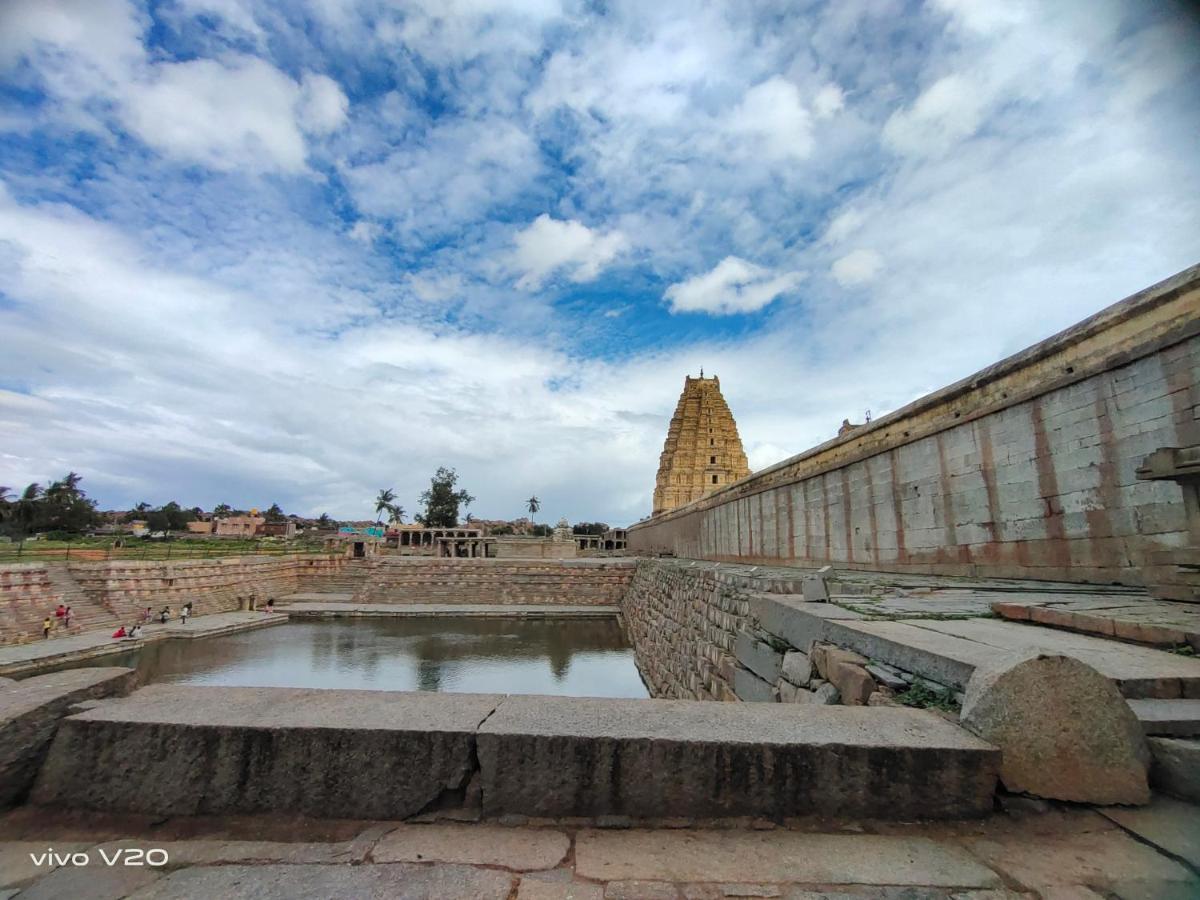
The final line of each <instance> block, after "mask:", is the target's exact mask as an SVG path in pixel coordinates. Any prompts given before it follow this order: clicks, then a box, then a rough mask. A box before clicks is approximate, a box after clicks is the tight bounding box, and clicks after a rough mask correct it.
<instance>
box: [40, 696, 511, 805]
mask: <svg viewBox="0 0 1200 900" xmlns="http://www.w3.org/2000/svg"><path fill="white" fill-rule="evenodd" d="M501 699H502V697H501V696H500V695H487V694H427V693H421V692H414V693H401V692H388V691H334V690H310V689H293V688H240V687H202V686H194V685H170V684H160V685H151V686H149V687H146V688H143V689H142V690H140V691H137V692H136V693H134V694H133V695H132V696H130V697H128V698H125V699H123V700H117V701H114V702H112V703H108V704H105V705H104V706H101V707H98V708H96V709H92V710H88V711H86V712H83V713H80V714H78V715H75V716H71V717H69V718H67V719H64V720H63V722H62V724H61V726H60V728H59V731H58V734H57V735H56V736H55V739H54V741H53V743H52V744H51V748H50V752H49V754H48V756H47V759H46V763H45V765H44V766H43V767H42V770H41V773H40V774H39V776H38V780H37V782H36V784H35V786H34V789H33V792H32V795H31V796H32V800H33V802H35V803H38V804H43V805H52V804H59V805H62V806H65V807H76V808H82V809H95V810H103V811H107V812H132V813H153V814H161V815H180V814H182V815H196V814H218V815H224V814H231V813H255V812H274V813H282V812H288V813H301V814H306V815H314V816H321V817H327V818H339V817H342V818H375V819H402V818H406V817H407V816H410V815H413V814H415V813H417V812H419V811H421V810H422V809H424V808H425V807H426V806H428V805H429V804H430V803H433V802H434V801H436V800H438V799H439V798H440V797H442V796H443V795H444V794H445V793H446V792H454V791H460V790H461V789H462V788H463V787H464V786H465V783H466V780H467V779H468V778H469V777H470V775H471V773H472V772H473V770H474V768H475V763H474V733H475V729H476V728H477V726H478V725H479V723H480V722H481V721H482V720H483V719H485V718H486V717H487V716H488V715H489V714H490V713H491V712H492V710H494V709H495V708H496V706H497V705H498V704H499V703H500V701H501ZM131 783H136V785H137V789H136V790H131V789H130V784H131Z"/></svg>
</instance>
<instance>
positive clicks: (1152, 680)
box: [914, 619, 1200, 698]
mask: <svg viewBox="0 0 1200 900" xmlns="http://www.w3.org/2000/svg"><path fill="white" fill-rule="evenodd" d="M914 624H916V625H918V626H919V627H920V628H921V629H923V630H927V631H930V632H934V633H936V634H940V635H946V636H951V637H955V638H961V639H964V640H967V641H970V642H973V643H975V644H977V645H979V646H981V647H983V648H987V647H992V648H995V649H996V650H1004V651H1009V652H1027V651H1029V650H1033V649H1043V650H1049V651H1052V652H1055V653H1062V654H1065V655H1066V656H1073V657H1075V658H1076V659H1078V660H1080V661H1081V662H1084V663H1087V664H1088V665H1089V666H1091V667H1092V668H1093V669H1095V670H1096V671H1098V672H1100V673H1102V674H1103V675H1105V676H1107V677H1108V678H1110V679H1112V680H1113V681H1115V682H1116V683H1117V686H1118V687H1120V688H1121V692H1122V693H1123V694H1124V695H1125V696H1126V697H1130V698H1148V697H1166V698H1169V697H1180V696H1184V697H1186V696H1189V694H1188V693H1187V691H1186V690H1183V691H1182V693H1181V684H1182V685H1192V686H1193V687H1194V689H1197V690H1200V659H1195V658H1192V657H1188V656H1181V655H1179V654H1176V653H1167V652H1166V651H1163V650H1155V649H1153V648H1150V647H1140V646H1136V645H1133V644H1123V643H1120V642H1117V641H1111V640H1105V639H1104V638H1099V637H1092V636H1089V635H1083V634H1073V633H1071V632H1066V631H1059V630H1056V629H1053V628H1045V627H1042V626H1039V625H1022V624H1019V623H1017V622H1000V621H996V620H991V619H967V620H961V621H958V620H953V621H944V622H941V621H921V622H919V623H914ZM984 652H986V649H985V651H984ZM1162 691H1166V693H1165V694H1164V693H1162Z"/></svg>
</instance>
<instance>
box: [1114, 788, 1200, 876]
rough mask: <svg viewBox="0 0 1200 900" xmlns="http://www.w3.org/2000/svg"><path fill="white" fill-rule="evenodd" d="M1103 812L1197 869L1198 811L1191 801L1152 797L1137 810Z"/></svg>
mask: <svg viewBox="0 0 1200 900" xmlns="http://www.w3.org/2000/svg"><path fill="white" fill-rule="evenodd" d="M1103 812H1104V815H1106V816H1108V818H1110V819H1112V820H1113V821H1114V822H1116V823H1117V824H1119V825H1120V826H1121V827H1122V828H1124V829H1125V830H1126V831H1130V832H1132V833H1134V834H1136V835H1137V836H1138V837H1140V838H1141V839H1142V840H1143V841H1145V842H1146V843H1147V844H1152V845H1154V846H1155V847H1158V848H1159V849H1161V850H1163V851H1164V852H1166V853H1169V854H1170V855H1171V856H1174V857H1176V858H1178V859H1183V860H1186V861H1187V863H1188V865H1190V866H1191V867H1192V868H1193V869H1196V870H1197V871H1200V810H1198V809H1197V808H1196V807H1195V806H1193V805H1192V804H1190V803H1181V802H1180V801H1178V800H1172V799H1170V798H1169V797H1155V798H1154V802H1153V803H1151V804H1150V805H1149V806H1145V807H1142V808H1140V809H1129V808H1122V807H1119V806H1114V807H1110V808H1108V809H1105V810H1104V811H1103Z"/></svg>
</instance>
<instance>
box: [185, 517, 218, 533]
mask: <svg viewBox="0 0 1200 900" xmlns="http://www.w3.org/2000/svg"><path fill="white" fill-rule="evenodd" d="M187 530H188V534H212V533H213V523H212V522H211V521H209V522H204V521H201V520H196V521H194V522H188V523H187Z"/></svg>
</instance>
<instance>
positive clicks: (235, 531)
mask: <svg viewBox="0 0 1200 900" xmlns="http://www.w3.org/2000/svg"><path fill="white" fill-rule="evenodd" d="M215 521H216V528H214V529H213V533H214V534H215V535H217V537H254V536H255V535H256V534H258V530H259V529H260V528H261V527H262V526H263V525H265V524H266V521H267V520H266V519H264V518H263V517H262V516H228V517H227V518H224V519H216V520H215Z"/></svg>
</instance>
